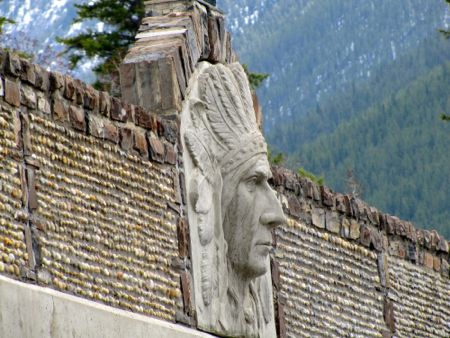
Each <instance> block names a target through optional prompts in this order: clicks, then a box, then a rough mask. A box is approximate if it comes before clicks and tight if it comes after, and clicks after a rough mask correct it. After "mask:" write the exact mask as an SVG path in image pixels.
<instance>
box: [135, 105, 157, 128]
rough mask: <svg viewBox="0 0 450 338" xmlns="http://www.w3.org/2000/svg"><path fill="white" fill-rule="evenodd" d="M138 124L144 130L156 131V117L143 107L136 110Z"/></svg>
mask: <svg viewBox="0 0 450 338" xmlns="http://www.w3.org/2000/svg"><path fill="white" fill-rule="evenodd" d="M134 113H135V117H136V124H137V125H138V126H141V127H142V128H145V129H149V130H155V129H156V128H155V117H154V116H153V115H152V114H150V112H148V111H146V110H144V109H143V108H142V107H136V109H135V112H134Z"/></svg>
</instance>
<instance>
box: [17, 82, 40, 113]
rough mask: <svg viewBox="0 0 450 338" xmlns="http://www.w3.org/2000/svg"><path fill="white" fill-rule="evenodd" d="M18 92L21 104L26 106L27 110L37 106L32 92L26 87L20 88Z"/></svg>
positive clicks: (34, 94)
mask: <svg viewBox="0 0 450 338" xmlns="http://www.w3.org/2000/svg"><path fill="white" fill-rule="evenodd" d="M20 92H21V95H20V101H21V103H22V104H23V105H25V106H27V107H28V108H31V109H35V108H36V104H37V98H36V93H35V92H34V90H33V89H32V88H30V87H28V86H21V87H20Z"/></svg>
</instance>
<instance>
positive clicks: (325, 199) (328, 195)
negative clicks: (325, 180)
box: [320, 186, 334, 207]
mask: <svg viewBox="0 0 450 338" xmlns="http://www.w3.org/2000/svg"><path fill="white" fill-rule="evenodd" d="M320 195H321V196H322V203H323V205H325V206H327V207H334V195H333V192H332V191H331V190H330V189H329V188H328V187H326V186H321V187H320Z"/></svg>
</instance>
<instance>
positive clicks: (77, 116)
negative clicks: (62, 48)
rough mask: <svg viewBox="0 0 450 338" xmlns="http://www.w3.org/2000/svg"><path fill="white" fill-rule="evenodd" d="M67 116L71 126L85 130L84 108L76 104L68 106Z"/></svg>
mask: <svg viewBox="0 0 450 338" xmlns="http://www.w3.org/2000/svg"><path fill="white" fill-rule="evenodd" d="M69 118H70V122H71V124H72V127H73V128H74V129H76V130H79V131H86V120H85V114H84V110H83V109H82V108H79V107H77V106H69Z"/></svg>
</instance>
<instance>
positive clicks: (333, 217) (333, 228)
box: [325, 210, 341, 234]
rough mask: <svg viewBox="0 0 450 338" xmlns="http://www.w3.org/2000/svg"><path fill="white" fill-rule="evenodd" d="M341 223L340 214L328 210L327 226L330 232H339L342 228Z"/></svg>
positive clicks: (326, 214) (326, 215)
mask: <svg viewBox="0 0 450 338" xmlns="http://www.w3.org/2000/svg"><path fill="white" fill-rule="evenodd" d="M340 224H341V222H340V220H339V216H338V215H337V214H336V213H335V212H332V211H328V210H327V211H326V213H325V228H326V229H327V230H328V231H330V232H333V233H335V234H338V233H339V232H340V229H341V227H340Z"/></svg>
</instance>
